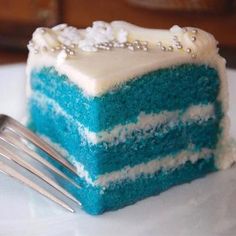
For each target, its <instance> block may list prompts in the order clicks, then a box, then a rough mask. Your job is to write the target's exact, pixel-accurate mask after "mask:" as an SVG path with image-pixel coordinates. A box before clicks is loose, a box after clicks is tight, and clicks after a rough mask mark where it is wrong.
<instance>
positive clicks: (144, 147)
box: [29, 97, 222, 178]
mask: <svg viewBox="0 0 236 236" xmlns="http://www.w3.org/2000/svg"><path fill="white" fill-rule="evenodd" d="M46 104H47V103H45V102H44V103H43V104H40V103H38V102H37V100H35V99H34V97H32V98H31V100H30V103H29V108H30V114H31V124H30V126H31V129H33V130H35V131H36V132H38V133H40V134H43V135H46V136H48V137H49V138H50V139H51V140H52V141H53V142H55V143H59V144H60V145H61V146H62V147H63V148H64V149H66V150H67V151H68V152H69V154H70V155H71V156H74V157H75V159H76V160H77V161H79V162H80V163H82V164H83V165H84V166H85V169H86V170H87V171H88V172H89V173H90V175H91V177H92V178H96V176H97V175H101V174H104V173H107V172H111V171H114V170H119V169H121V168H123V167H124V166H127V165H129V166H134V165H136V164H139V163H146V162H148V161H150V160H152V159H156V158H160V159H161V158H163V157H165V156H166V155H169V154H176V153H178V152H179V151H181V150H183V149H186V148H188V146H189V144H190V143H191V144H193V145H195V149H196V151H197V150H200V149H201V148H210V149H214V148H215V146H216V144H217V141H218V136H219V134H220V128H219V122H220V120H221V117H222V113H221V107H220V105H219V103H215V110H216V114H215V118H214V119H209V120H208V121H205V122H203V123H179V124H178V125H177V126H173V127H171V128H169V130H168V132H166V131H165V132H163V134H161V132H162V130H163V129H165V126H163V127H156V129H154V130H153V131H152V135H150V136H149V137H147V138H145V137H142V132H141V131H135V132H133V133H132V135H130V136H129V137H128V138H127V139H126V142H121V143H118V144H116V145H109V144H108V143H106V142H101V143H99V144H97V145H95V144H89V143H87V142H85V141H84V140H83V137H81V136H80V133H79V132H78V127H77V125H76V121H75V120H69V119H67V118H65V117H64V116H63V115H62V114H61V113H58V112H57V111H56V110H55V108H54V107H53V106H52V105H51V104H50V103H49V104H48V105H46Z"/></svg>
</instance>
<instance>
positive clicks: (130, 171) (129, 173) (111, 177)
mask: <svg viewBox="0 0 236 236" xmlns="http://www.w3.org/2000/svg"><path fill="white" fill-rule="evenodd" d="M42 138H43V139H45V140H46V141H47V142H48V143H50V144H51V145H52V146H53V147H54V148H55V149H56V150H58V151H59V152H60V153H62V154H63V155H64V156H67V157H68V158H69V160H70V161H71V163H73V164H74V166H76V168H77V173H78V176H79V177H81V178H82V179H84V180H85V181H86V182H87V183H88V184H91V185H93V186H99V187H104V188H106V187H108V186H109V184H110V183H114V182H119V181H122V180H126V179H127V180H135V179H136V178H138V177H139V176H141V175H145V176H147V175H148V176H151V175H153V174H155V173H156V172H157V171H159V170H163V171H168V170H174V169H176V168H178V167H179V166H180V165H184V164H185V163H186V162H187V161H190V162H191V163H195V162H196V161H198V160H200V159H204V158H207V157H209V156H210V155H212V154H214V151H213V150H211V149H207V148H203V149H201V150H200V151H199V152H194V151H193V150H194V146H189V148H188V149H186V150H183V151H181V152H179V154H177V155H168V156H165V157H164V158H162V159H154V160H152V161H149V162H147V163H142V164H138V165H135V166H133V167H130V166H125V167H124V168H123V169H122V170H118V171H113V172H110V173H107V174H104V175H100V176H98V177H97V178H96V179H95V180H93V179H92V178H91V177H90V175H89V173H88V172H87V171H86V170H85V168H84V166H83V165H82V164H81V163H80V162H78V161H76V160H75V157H73V156H70V155H69V154H68V153H67V151H66V150H64V149H63V148H62V147H60V146H59V145H57V144H55V143H52V142H51V140H50V139H48V138H47V137H45V136H42Z"/></svg>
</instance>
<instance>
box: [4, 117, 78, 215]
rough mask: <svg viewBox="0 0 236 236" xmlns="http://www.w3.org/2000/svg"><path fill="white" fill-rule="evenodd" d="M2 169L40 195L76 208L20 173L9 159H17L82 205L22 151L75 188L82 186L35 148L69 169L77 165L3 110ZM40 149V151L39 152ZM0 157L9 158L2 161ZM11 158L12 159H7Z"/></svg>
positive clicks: (27, 170) (18, 165) (19, 163)
mask: <svg viewBox="0 0 236 236" xmlns="http://www.w3.org/2000/svg"><path fill="white" fill-rule="evenodd" d="M0 141H1V142H0V172H2V173H4V174H6V175H8V176H10V177H13V178H14V179H17V180H19V181H20V182H22V183H23V184H25V185H26V186H28V187H30V188H32V189H34V190H35V191H37V192H38V193H40V194H41V195H43V196H45V197H47V198H48V199H50V200H52V201H53V202H55V203H56V204H58V205H60V206H62V207H63V208H65V209H67V210H69V211H70V212H75V210H74V209H73V208H72V207H71V206H70V205H69V204H68V203H67V202H66V201H65V200H61V199H60V198H59V197H57V195H56V193H54V192H53V191H50V190H48V189H46V188H44V187H42V186H40V185H39V184H38V183H36V181H32V180H31V179H30V178H29V177H28V176H25V175H23V174H21V173H20V171H19V170H18V168H14V167H12V166H11V165H10V164H9V163H12V162H14V163H15V165H16V166H17V167H20V168H23V170H26V172H29V173H31V174H33V175H34V176H36V177H37V178H39V179H40V180H41V181H43V182H45V183H46V185H50V186H51V187H52V188H53V189H55V190H57V191H58V192H60V193H61V194H62V196H64V197H66V198H68V199H70V200H72V201H73V202H74V203H76V205H79V206H81V203H80V202H79V201H78V200H77V199H76V198H75V197H74V196H72V195H71V194H70V193H69V192H68V191H67V190H66V189H65V188H63V187H62V186H61V185H60V184H59V183H57V182H56V181H55V180H54V179H53V177H52V176H50V175H47V174H45V173H44V172H43V171H42V170H40V168H37V167H35V166H34V165H33V164H32V163H30V162H29V161H26V160H25V159H24V158H23V157H22V154H23V155H26V156H27V157H29V158H32V159H33V160H34V161H36V162H39V163H40V164H41V165H42V166H43V167H46V168H48V169H49V170H50V171H51V172H52V173H54V174H56V175H58V176H60V177H61V178H62V179H63V180H66V181H69V182H70V184H72V185H73V186H74V187H76V189H79V188H80V186H79V185H78V184H77V183H76V182H75V181H74V180H73V179H72V178H71V177H69V176H67V175H65V174H64V173H63V172H62V171H61V170H60V169H59V168H57V167H56V166H58V165H52V164H51V163H50V162H49V161H48V160H46V159H45V158H43V156H42V155H41V154H39V152H36V150H35V149H36V148H37V149H38V150H40V151H43V152H44V153H46V154H47V155H48V156H49V157H50V158H51V159H52V160H53V161H54V162H55V163H57V164H59V165H60V166H63V167H64V168H66V169H67V170H68V171H70V172H71V173H73V174H74V175H77V172H76V168H75V167H74V166H73V165H71V163H70V162H68V161H67V160H66V159H65V158H64V157H63V156H62V155H61V154H60V153H58V152H57V151H56V150H55V149H54V148H53V147H51V146H50V145H49V144H48V143H46V142H45V141H44V140H42V139H41V138H39V137H38V136H37V135H35V134H34V133H33V132H31V131H30V130H29V129H27V128H26V127H24V126H23V125H22V124H20V123H19V122H18V121H16V120H15V119H13V118H11V117H9V116H7V115H1V114H0ZM40 153H41V152H40ZM1 158H3V159H6V160H7V162H6V160H5V161H3V159H2V160H1ZM8 162H9V163H8Z"/></svg>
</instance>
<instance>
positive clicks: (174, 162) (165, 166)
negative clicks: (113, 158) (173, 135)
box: [95, 149, 213, 186]
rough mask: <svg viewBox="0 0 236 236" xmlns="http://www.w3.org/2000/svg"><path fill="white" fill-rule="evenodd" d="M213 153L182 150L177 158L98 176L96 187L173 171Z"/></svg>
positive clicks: (128, 167)
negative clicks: (158, 172) (161, 171)
mask: <svg viewBox="0 0 236 236" xmlns="http://www.w3.org/2000/svg"><path fill="white" fill-rule="evenodd" d="M211 154H213V151H212V150H210V149H202V150H201V151H200V152H197V153H196V152H193V151H189V150H184V151H182V152H180V153H179V154H178V155H177V156H172V155H169V156H166V157H165V158H163V159H160V160H158V159H155V160H152V161H150V162H148V163H145V164H144V163H142V164H139V165H136V166H134V167H130V166H126V167H125V168H123V169H122V170H121V171H114V172H111V173H108V174H105V175H102V176H100V177H99V178H98V179H97V180H96V181H95V184H96V185H100V186H107V185H108V184H109V183H111V182H116V181H122V180H125V179H128V180H135V179H136V178H138V177H139V176H140V175H153V174H154V173H156V172H157V171H159V170H164V171H168V170H171V169H172V170H173V169H176V168H178V167H179V166H181V165H183V164H185V163H186V162H187V161H190V162H191V163H195V162H196V161H198V160H200V159H203V158H207V157H209V156H210V155H211Z"/></svg>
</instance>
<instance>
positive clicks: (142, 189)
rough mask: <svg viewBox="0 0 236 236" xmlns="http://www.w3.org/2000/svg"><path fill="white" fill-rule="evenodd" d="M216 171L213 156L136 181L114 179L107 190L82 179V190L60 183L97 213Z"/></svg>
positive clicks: (86, 206) (86, 207)
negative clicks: (88, 183)
mask: <svg viewBox="0 0 236 236" xmlns="http://www.w3.org/2000/svg"><path fill="white" fill-rule="evenodd" d="M216 170H217V169H216V167H215V163H214V157H213V156H209V157H206V158H205V159H200V160H198V161H197V162H195V163H194V164H192V163H191V162H190V161H188V162H186V163H185V164H184V165H181V166H179V167H178V168H177V169H175V170H169V171H158V172H156V173H154V174H153V175H151V176H147V175H141V176H139V177H138V178H137V179H135V180H130V179H126V180H124V181H122V182H114V183H111V184H110V185H109V186H108V187H107V188H105V189H102V188H101V187H93V186H91V185H86V183H85V182H84V181H83V180H81V179H78V182H79V184H81V185H82V188H81V189H80V190H79V191H78V190H75V189H74V188H73V187H72V186H70V185H69V184H65V183H62V182H61V181H60V182H61V183H62V185H64V186H65V188H67V189H68V190H69V191H70V192H71V193H72V194H73V195H75V196H76V197H77V198H78V199H79V200H80V201H81V203H82V206H83V209H84V210H85V211H87V212H88V213H90V214H93V215H97V214H102V213H103V212H105V211H110V210H116V209H119V208H122V207H124V206H127V205H130V204H134V203H135V202H137V201H139V200H141V199H144V198H146V197H149V196H153V195H157V194H159V193H161V192H163V191H165V190H167V189H169V188H170V187H172V186H175V185H179V184H183V183H187V182H190V181H192V180H194V179H196V178H200V177H203V176H205V175H206V174H207V173H211V172H213V171H216ZM65 172H66V171H65ZM66 173H68V172H66Z"/></svg>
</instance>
